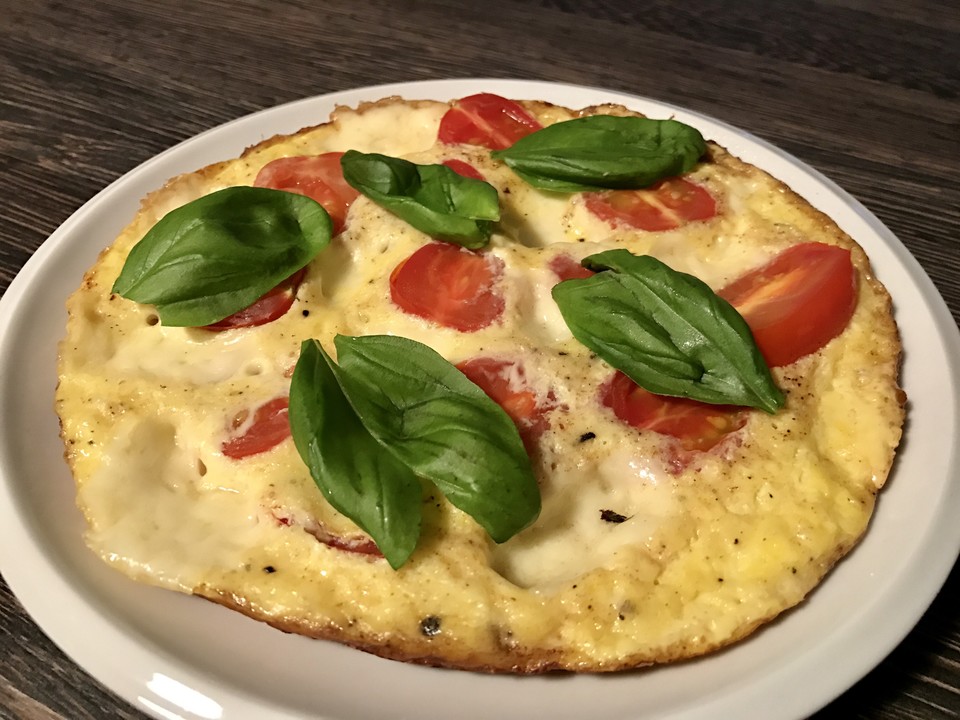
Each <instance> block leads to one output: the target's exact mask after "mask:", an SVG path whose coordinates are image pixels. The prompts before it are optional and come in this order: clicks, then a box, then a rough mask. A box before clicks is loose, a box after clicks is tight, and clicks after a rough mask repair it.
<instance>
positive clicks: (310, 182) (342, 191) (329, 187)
mask: <svg viewBox="0 0 960 720" xmlns="http://www.w3.org/2000/svg"><path fill="white" fill-rule="evenodd" d="M341 157H343V153H342V152H329V153H324V154H323V155H300V156H295V157H285V158H278V159H277V160H273V161H271V162H268V163H267V164H266V165H264V166H263V167H262V168H261V169H260V172H259V173H258V174H257V178H256V180H254V181H253V184H254V186H255V187H265V188H272V189H274V190H286V191H287V192H293V193H299V194H300V195H306V196H307V197H309V198H312V199H313V200H316V201H317V202H318V203H320V204H321V205H323V208H324V210H326V211H327V213H328V214H329V215H330V219H331V220H332V221H333V234H334V235H336V234H337V233H339V232H340V231H341V230H343V226H344V223H346V219H347V211H348V210H349V209H350V206H351V205H352V204H353V201H354V200H356V199H357V198H358V197H359V196H360V193H358V192H357V191H356V190H354V189H353V188H352V187H350V185H348V184H347V181H346V180H344V179H343V169H342V168H341V167H340V158H341Z"/></svg>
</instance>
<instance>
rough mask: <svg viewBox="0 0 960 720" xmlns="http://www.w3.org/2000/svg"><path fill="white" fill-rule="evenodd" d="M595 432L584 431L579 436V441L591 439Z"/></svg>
mask: <svg viewBox="0 0 960 720" xmlns="http://www.w3.org/2000/svg"><path fill="white" fill-rule="evenodd" d="M596 436H597V434H596V433H595V432H585V433H584V434H583V435H581V436H580V442H582V443H583V442H586V441H587V440H593V439H594V438H595V437H596Z"/></svg>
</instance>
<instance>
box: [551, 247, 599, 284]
mask: <svg viewBox="0 0 960 720" xmlns="http://www.w3.org/2000/svg"><path fill="white" fill-rule="evenodd" d="M547 267H549V268H550V269H551V270H553V274H554V275H556V276H557V277H558V278H560V279H561V280H582V279H585V278H588V277H591V276H592V275H593V274H594V273H593V270H587V268H585V267H584V266H583V265H581V264H580V263H579V262H577V261H576V260H574V259H573V258H572V257H570V256H569V255H567V254H566V253H560V254H559V255H554V256H553V257H552V258H550V262H548V263H547Z"/></svg>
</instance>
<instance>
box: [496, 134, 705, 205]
mask: <svg viewBox="0 0 960 720" xmlns="http://www.w3.org/2000/svg"><path fill="white" fill-rule="evenodd" d="M706 151H707V146H706V143H705V142H704V139H703V136H702V135H701V134H700V132H699V131H698V130H697V129H696V128H692V127H690V126H689V125H686V124H684V123H681V122H678V121H676V120H651V119H650V118H640V117H619V116H614V115H591V116H589V117H583V118H576V119H574V120H566V121H564V122H559V123H555V124H553V125H548V126H547V127H545V128H543V129H542V130H538V131H536V132H534V133H531V134H530V135H527V136H526V137H523V138H520V140H518V141H517V142H516V143H514V144H513V145H512V146H511V147H509V148H506V149H505V150H496V151H494V152H493V153H491V156H492V157H494V158H495V159H498V160H502V161H503V162H505V163H506V164H507V165H508V166H509V167H510V168H511V169H513V171H514V172H516V173H517V175H519V176H520V177H521V178H523V179H524V180H525V181H526V182H527V183H529V184H530V185H532V186H534V187H536V188H539V189H541V190H552V191H556V192H579V191H582V190H596V189H600V188H612V189H631V188H643V187H647V186H648V185H652V184H653V183H654V182H656V181H657V180H660V179H662V178H665V177H671V176H674V175H682V174H683V173H685V172H688V171H689V170H691V169H692V168H693V167H694V165H696V163H697V161H698V160H699V159H700V158H701V157H702V156H703V154H704V153H705V152H706Z"/></svg>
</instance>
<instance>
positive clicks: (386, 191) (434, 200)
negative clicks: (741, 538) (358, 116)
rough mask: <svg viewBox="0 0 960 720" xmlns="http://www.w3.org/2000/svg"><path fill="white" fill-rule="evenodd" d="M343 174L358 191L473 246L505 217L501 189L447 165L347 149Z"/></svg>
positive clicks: (420, 225)
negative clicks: (426, 163) (501, 204)
mask: <svg viewBox="0 0 960 720" xmlns="http://www.w3.org/2000/svg"><path fill="white" fill-rule="evenodd" d="M340 166H341V168H342V169H343V177H344V179H345V180H346V181H347V183H349V184H350V186H351V187H353V188H354V189H355V190H357V192H359V193H362V194H363V195H366V196H367V197H368V198H370V199H371V200H373V201H374V202H375V203H377V204H378V205H380V206H381V207H383V208H384V209H386V210H389V211H390V212H392V213H393V214H394V215H396V216H397V217H399V218H401V219H402V220H404V221H406V222H408V223H409V224H410V225H412V226H413V227H415V228H416V229H417V230H420V231H421V232H425V233H427V234H428V235H430V236H432V237H435V238H438V239H440V240H446V241H448V242H453V243H456V244H458V245H462V246H463V247H466V248H470V249H477V248H481V247H483V246H485V245H486V244H487V243H488V242H489V240H490V234H491V232H492V229H493V223H494V222H495V221H497V220H499V219H500V204H499V197H498V195H497V190H496V188H494V187H493V186H492V185H490V184H489V183H486V182H483V181H482V180H474V179H473V178H467V177H463V176H462V175H458V174H457V173H455V172H454V171H453V170H451V169H450V168H448V167H446V166H444V165H416V164H414V163H412V162H409V161H408V160H403V159H401V158H395V157H389V156H387V155H379V154H377V153H361V152H357V151H356V150H348V151H347V152H346V153H344V154H343V157H342V158H341V159H340Z"/></svg>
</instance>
